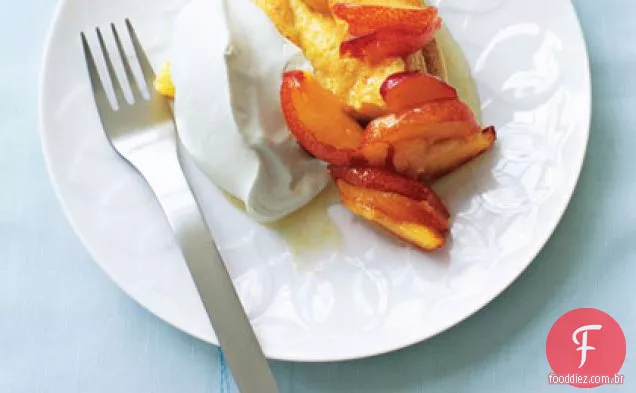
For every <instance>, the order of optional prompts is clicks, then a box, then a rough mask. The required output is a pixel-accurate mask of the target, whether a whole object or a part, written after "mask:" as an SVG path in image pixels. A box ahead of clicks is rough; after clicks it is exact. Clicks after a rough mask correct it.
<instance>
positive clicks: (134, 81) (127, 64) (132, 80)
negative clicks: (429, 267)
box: [110, 23, 143, 102]
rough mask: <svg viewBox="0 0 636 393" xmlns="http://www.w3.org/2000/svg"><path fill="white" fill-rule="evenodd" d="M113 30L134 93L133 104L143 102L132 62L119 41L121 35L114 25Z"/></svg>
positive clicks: (112, 25)
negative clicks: (131, 66)
mask: <svg viewBox="0 0 636 393" xmlns="http://www.w3.org/2000/svg"><path fill="white" fill-rule="evenodd" d="M110 27H111V30H112V31H113V36H114V37H115V43H116V44H117V50H118V51H119V57H120V58H121V62H122V64H123V65H124V71H125V72H126V78H127V79H128V84H129V85H130V90H132V93H133V102H137V101H141V100H143V97H142V95H141V90H139V85H138V84H137V79H136V78H135V75H134V74H133V71H132V68H130V62H129V61H128V57H127V55H126V51H125V50H124V46H123V45H122V44H121V39H119V34H118V33H117V27H115V24H114V23H111V24H110Z"/></svg>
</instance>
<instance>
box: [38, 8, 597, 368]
mask: <svg viewBox="0 0 636 393" xmlns="http://www.w3.org/2000/svg"><path fill="white" fill-rule="evenodd" d="M211 1H212V0H211ZM188 3H189V1H188V0H138V1H134V2H130V1H127V0H93V1H88V0H66V1H62V2H61V3H60V5H59V7H58V9H57V12H56V15H55V18H54V20H53V23H52V27H51V31H50V35H49V38H48V44H47V48H46V54H45V56H44V63H43V71H42V75H41V86H40V89H41V90H40V121H41V136H42V144H43V148H44V152H45V156H46V161H47V165H48V169H49V172H50V175H51V178H52V181H53V184H54V187H55V189H56V192H57V193H58V195H59V198H60V200H61V202H62V205H63V208H64V210H65V212H66V214H67V215H68V217H69V220H70V221H71V223H72V225H73V227H74V229H75V230H76V232H77V233H78V235H79V237H80V238H81V240H82V242H83V243H84V244H85V245H86V247H87V248H88V250H89V251H90V253H91V254H92V256H93V257H94V259H95V260H96V261H97V263H98V264H99V265H100V266H101V267H102V268H103V269H104V270H105V271H106V273H107V274H108V275H109V276H110V277H111V278H112V279H113V280H114V281H115V282H116V283H117V284H118V285H119V286H120V287H121V288H122V289H123V290H124V291H125V292H126V293H128V294H129V295H130V296H131V297H132V298H134V299H135V300H137V301H138V302H139V303H140V304H142V305H143V306H144V307H146V308H147V309H149V310H150V311H151V312H153V313H154V314H156V315H157V316H159V317H160V318H162V319H164V320H165V321H167V322H168V323H171V324H173V325H174V326H176V327H177V328H179V329H181V330H183V331H185V332H187V333H189V334H191V335H193V336H195V337H198V338H200V339H202V340H205V341H208V342H210V343H216V337H215V336H214V333H213V331H212V329H211V327H210V326H209V324H208V321H207V318H206V316H205V312H204V310H203V307H202V305H201V303H200V300H199V299H198V297H197V294H196V291H195V289H194V286H193V283H192V281H191V278H190V277H189V275H188V270H187V268H186V265H185V263H184V261H183V260H182V258H181V256H180V255H179V252H178V249H177V247H176V245H175V243H174V240H173V239H172V236H171V233H170V230H169V227H168V225H167V224H166V223H165V222H164V218H163V216H162V212H161V210H160V208H159V206H158V205H157V204H156V202H155V201H154V199H153V197H152V194H151V193H150V191H149V190H148V189H147V188H146V186H145V185H144V183H143V181H142V179H141V178H140V177H139V176H138V175H137V174H136V173H135V172H134V171H133V170H132V169H131V168H130V167H129V166H127V165H126V164H125V163H124V162H123V161H122V160H120V159H119V158H118V157H117V156H116V154H115V153H114V152H113V151H112V150H111V148H110V146H109V145H108V142H107V141H106V138H105V137H104V136H103V135H102V131H101V126H100V123H99V119H98V117H97V112H96V111H95V109H94V105H93V102H92V98H91V92H90V86H89V82H88V79H87V76H86V71H85V65H84V61H83V58H82V53H81V50H80V49H81V48H80V41H79V32H80V31H82V30H86V31H90V30H92V29H93V28H94V27H95V26H98V25H100V26H104V25H107V23H110V22H111V21H122V22H123V20H124V18H126V17H129V18H131V19H132V20H133V22H134V24H135V25H136V26H137V29H138V31H139V34H140V36H141V38H142V41H143V43H144V46H145V47H146V49H147V50H148V52H149V54H150V56H151V59H152V61H153V63H154V64H155V67H156V68H158V67H159V66H160V65H161V63H162V62H163V61H165V60H168V59H169V58H170V55H171V45H172V26H173V24H174V21H175V19H176V17H177V16H178V14H179V12H180V11H181V10H182V9H183V7H185V6H187V5H188ZM433 3H434V4H436V5H438V6H439V7H440V11H441V13H442V15H443V17H444V19H445V22H446V24H447V26H448V27H449V29H450V31H451V32H452V34H453V35H454V37H455V39H456V40H457V41H458V42H459V44H460V46H461V47H462V49H463V50H464V52H465V54H466V56H467V58H468V62H469V64H470V67H471V69H472V72H473V75H474V77H475V79H476V81H477V86H478V89H479V93H480V96H481V99H482V110H483V120H484V123H485V124H486V123H487V124H493V125H495V126H497V129H498V135H499V140H498V142H497V145H496V148H495V149H494V150H493V151H491V152H490V153H488V154H487V155H486V156H484V157H482V158H480V159H479V160H477V161H475V162H474V163H472V164H470V165H469V166H467V167H465V168H463V169H462V170H460V171H459V172H457V173H455V174H453V175H452V176H450V177H448V178H446V179H444V180H443V181H442V182H441V183H440V184H438V185H437V187H436V188H437V189H438V190H439V192H440V194H441V196H442V197H443V198H444V200H445V201H446V202H447V204H448V205H449V209H450V210H451V212H452V213H453V217H454V220H453V223H452V239H451V241H450V242H449V243H450V244H448V246H447V247H446V248H445V249H444V250H442V251H440V252H436V253H434V254H424V253H421V252H419V251H417V250H415V249H413V248H411V247H409V246H406V245H404V244H402V243H399V242H397V241H395V240H393V239H392V238H391V237H390V236H385V235H384V234H383V233H381V232H379V231H376V230H374V229H372V228H371V227H370V226H368V225H367V224H366V223H365V222H363V221H362V220H359V219H356V218H354V217H353V216H352V215H351V214H350V213H349V212H347V211H346V210H345V208H343V207H341V206H339V205H329V203H327V202H328V201H329V200H330V198H331V195H330V191H329V190H328V191H327V192H326V193H325V194H323V195H322V196H321V197H320V198H319V200H318V201H317V202H316V203H314V204H312V206H311V207H310V208H308V209H305V210H303V211H302V212H301V213H300V214H299V215H295V216H294V217H292V219H290V220H287V221H286V222H284V223H282V224H279V225H277V226H274V227H266V226H262V225H258V224H256V223H254V222H252V221H251V220H250V219H248V218H247V217H246V215H245V213H244V212H243V211H242V210H241V208H240V206H238V205H237V204H236V203H235V202H232V201H231V200H230V199H229V198H227V197H226V196H225V195H224V194H222V193H221V192H219V191H218V190H216V188H215V187H213V186H212V185H211V184H210V182H209V181H208V180H207V178H206V177H204V176H203V175H202V174H201V173H200V172H199V171H198V169H197V168H196V167H195V166H194V165H192V163H191V162H190V160H189V159H188V157H187V155H184V162H185V164H186V167H187V172H188V176H189V177H190V179H191V182H192V184H193V187H194V189H195V192H196V193H197V195H198V196H199V198H200V200H201V202H202V204H203V209H204V210H205V214H206V217H207V219H208V221H209V223H210V226H211V228H212V230H213V232H214V235H215V237H216V239H217V242H218V244H219V247H220V249H221V253H222V254H223V256H224V258H225V260H226V262H227V264H228V266H229V269H230V271H231V274H232V277H233V279H234V280H235V283H236V286H237V288H238V291H239V293H240V296H241V298H242V300H243V302H244V304H245V306H246V308H247V310H248V313H249V315H250V318H251V319H252V322H253V324H254V326H255V329H256V330H257V334H258V335H259V337H260V339H261V342H262V344H263V349H264V351H265V353H266V354H267V355H268V357H270V358H274V359H283V360H299V361H335V360H343V359H353V358H361V357H366V356H371V355H375V354H380V353H384V352H388V351H392V350H395V349H398V348H402V347H405V346H408V345H410V344H413V343H416V342H419V341H422V340H425V339H427V338H429V337H432V336H434V335H436V334H438V333H440V332H442V331H444V330H446V329H448V328H450V327H452V326H454V325H455V324H457V323H459V322H460V321H462V320H463V319H465V318H467V317H468V316H470V315H472V314H473V313H474V312H476V311H477V310H479V309H480V308H482V307H483V306H485V305H486V304H487V303H488V302H490V301H491V300H492V299H493V298H494V297H496V296H497V295H498V294H500V293H501V292H502V291H503V290H504V289H505V288H506V287H508V286H509V285H510V284H511V283H512V282H513V281H514V280H515V279H516V278H517V277H518V276H519V274H521V272H523V271H524V269H525V268H526V267H527V266H528V265H529V264H530V263H531V262H532V260H533V259H534V257H535V256H536V255H537V253H538V252H539V251H540V249H541V248H542V247H543V245H544V244H545V243H546V242H547V240H548V238H549V237H550V235H551V234H552V232H553V230H554V228H555V226H556V225H557V223H558V222H559V220H560V218H561V216H562V214H563V212H564V211H565V208H566V207H567V204H568V202H569V200H570V197H571V195H572V193H573V191H574V188H575V186H576V182H577V179H578V175H579V172H580V170H581V167H582V163H583V159H584V156H585V151H586V146H587V140H588V133H589V122H590V104H591V95H590V76H589V67H588V58H587V53H586V48H585V43H584V39H583V36H582V33H581V30H580V26H579V24H578V21H577V18H576V14H575V12H574V9H573V7H572V5H571V3H570V2H569V1H566V0H558V1H554V0H537V1H534V2H528V1H526V0H440V1H437V2H433ZM92 39H96V38H95V37H92ZM195 39H196V37H195ZM93 43H94V42H93ZM109 45H113V43H112V42H109Z"/></svg>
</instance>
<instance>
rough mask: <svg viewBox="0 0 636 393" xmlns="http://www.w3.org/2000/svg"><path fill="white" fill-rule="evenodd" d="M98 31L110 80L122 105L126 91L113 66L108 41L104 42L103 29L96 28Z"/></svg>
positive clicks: (116, 97)
mask: <svg viewBox="0 0 636 393" xmlns="http://www.w3.org/2000/svg"><path fill="white" fill-rule="evenodd" d="M95 30H96V31H97V39H98V40H99V46H100V48H101V50H102V56H103V57H104V62H105V63H106V68H107V69H108V76H110V81H111V83H112V84H113V89H114V90H115V99H116V101H117V105H120V106H121V105H122V104H123V103H124V102H126V97H125V96H124V91H123V90H122V88H121V83H119V78H118V77H117V74H116V73H115V68H114V67H113V62H112V61H111V60H110V54H109V53H108V50H107V49H106V43H105V42H104V37H103V36H102V32H101V30H100V29H99V27H98V28H96V29H95Z"/></svg>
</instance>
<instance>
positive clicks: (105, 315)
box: [0, 0, 636, 393]
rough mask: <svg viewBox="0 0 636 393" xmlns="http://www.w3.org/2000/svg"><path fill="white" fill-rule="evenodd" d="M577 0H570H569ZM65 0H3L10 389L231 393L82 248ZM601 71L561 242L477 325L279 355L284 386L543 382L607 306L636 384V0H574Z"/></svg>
mask: <svg viewBox="0 0 636 393" xmlns="http://www.w3.org/2000/svg"><path fill="white" fill-rule="evenodd" d="M555 1H565V0H555ZM54 3H55V0H24V1H21V2H18V1H10V0H3V1H0V9H2V11H0V59H1V61H0V93H1V95H0V104H1V105H0V180H1V185H0V393H23V392H24V393H26V392H29V393H30V392H59V393H74V392H77V393H99V392H104V393H115V392H117V393H128V392H130V393H146V392H157V393H159V392H161V393H164V392H188V393H190V392H192V393H198V392H229V391H231V390H230V387H229V379H228V378H227V370H226V369H225V368H224V365H223V362H222V361H221V360H220V355H219V352H218V350H217V349H216V348H215V347H213V346H211V345H207V344H204V343H201V342H199V341H197V340H195V339H193V338H190V337H188V336H186V335H185V334H183V333H181V332H179V331H177V330H175V329H173V328H172V327H170V326H168V325H167V324H165V323H163V322H161V321H159V320H158V319H157V318H155V317H154V316H152V315H151V314H150V313H148V312H147V311H145V310H144V309H142V308H141V307H140V306H138V305H137V304H136V303H135V302H134V301H132V300H131V299H129V298H128V297H126V296H125V295H124V294H123V293H122V292H121V291H120V290H119V289H118V288H117V287H115V285H114V284H113V283H112V282H110V281H109V279H108V278H107V277H106V276H105V275H104V274H103V273H102V271H101V270H100V269H99V268H98V267H97V265H96V264H94V263H93V262H92V261H91V258H90V257H89V255H88V254H87V252H86V250H85V249H84V248H83V246H82V244H81V243H80V242H79V240H78V239H77V237H76V236H75V234H74V233H73V231H72V230H71V228H70V226H69V224H68V223H67V222H66V219H65V217H64V216H63V214H62V212H61V210H60V207H59V205H58V202H57V200H56V198H55V196H54V194H53V190H52V188H51V185H50V182H49V180H48V177H47V174H46V170H45V167H44V162H43V158H42V154H41V150H40V144H39V140H38V134H37V127H38V124H37V104H36V103H37V79H38V69H39V66H40V57H41V52H42V50H43V44H44V42H43V40H44V35H45V31H46V28H47V26H48V23H49V19H50V17H51V13H52V10H53V7H54ZM575 5H576V8H577V10H578V12H579V15H580V18H581V20H582V24H583V27H584V30H585V33H586V36H587V40H588V46H589V49H590V56H591V62H592V71H593V87H594V115H593V126H592V135H591V140H590V148H589V154H588V157H587V161H586V164H585V168H584V171H583V175H582V178H581V181H580V184H579V187H578V189H577V192H576V195H575V197H574V199H573V201H572V204H571V206H570V208H569V210H568V212H567V214H566V216H565V218H564V220H563V222H562V223H561V225H560V226H559V228H558V230H557V231H556V233H555V235H554V236H553V238H552V240H551V241H550V243H549V244H548V246H547V247H546V248H545V250H544V251H543V252H542V253H541V256H540V257H539V258H538V259H537V260H536V261H535V263H534V264H533V265H532V266H531V267H530V269H529V270H528V271H527V272H526V273H525V274H524V275H523V277H521V279H520V280H519V281H518V282H516V283H515V285H513V286H512V288H511V289H509V290H508V291H507V292H506V293H504V294H503V295H502V296H501V297H499V298H498V299H497V300H496V301H494V302H493V303H492V304H491V305H489V306H488V307H487V308H486V309H485V310H483V311H482V312H480V313H478V314H477V315H476V316H474V317H473V318H470V319H469V320H468V321H467V322H465V323H463V324H461V325H460V326H458V327H456V328H454V329H452V330H451V331H449V332H447V333H445V334H443V335H441V336H439V337H437V338H434V339H432V340H430V341H428V342H426V343H423V344H420V345H417V346H415V347H412V348H409V349H407V350H404V351H401V352H398V353H394V354H390V355H387V356H383V357H379V358H374V359H369V360H363V361H356V362H350V363H339V364H291V363H281V362H275V363H273V367H274V371H275V374H276V377H277V379H278V381H279V384H280V387H281V390H282V392H284V393H289V392H294V393H296V392H300V393H305V392H347V393H363V392H364V393H387V392H390V393H398V392H409V393H415V392H471V393H480V392H488V393H492V392H519V393H521V392H540V391H548V392H549V391H556V389H558V388H556V387H554V386H549V385H548V373H549V372H550V368H549V365H548V363H547V361H546V356H545V340H546V335H547V332H548V330H549V329H550V327H551V325H552V324H553V322H554V321H555V320H556V319H557V318H558V317H559V316H561V315H562V314H563V313H565V312H566V311H569V310H571V309H574V308H579V307H596V308H600V309H602V310H604V311H606V312H608V313H609V314H611V315H612V316H613V317H614V318H616V319H617V320H618V321H619V322H620V323H621V324H622V327H623V330H624V331H625V334H626V336H627V342H628V354H627V361H626V363H625V365H624V367H623V372H624V374H625V382H626V386H622V387H608V388H601V389H600V391H605V390H608V391H610V389H616V390H617V391H625V392H634V391H636V387H635V386H636V360H634V358H633V356H632V355H633V354H634V347H633V345H632V343H633V341H632V340H636V296H635V292H634V287H635V285H634V280H635V279H636V197H634V195H636V181H635V175H634V168H635V167H634V161H633V159H634V156H635V154H636V77H634V72H636V44H635V43H634V41H632V39H633V38H634V37H635V36H636V23H635V22H634V21H635V20H636V19H635V18H636V3H635V2H633V1H628V0H604V1H592V0H578V1H575Z"/></svg>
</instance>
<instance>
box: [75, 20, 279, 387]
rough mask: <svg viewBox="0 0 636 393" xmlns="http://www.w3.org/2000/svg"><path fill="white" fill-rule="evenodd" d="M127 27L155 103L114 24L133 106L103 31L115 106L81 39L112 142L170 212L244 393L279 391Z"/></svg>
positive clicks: (164, 105)
mask: <svg viewBox="0 0 636 393" xmlns="http://www.w3.org/2000/svg"><path fill="white" fill-rule="evenodd" d="M126 26H127V30H128V34H129V35H130V38H131V40H132V44H133V48H134V50H135V54H136V57H137V60H138V62H139V66H140V68H141V70H142V73H143V76H144V80H145V84H146V87H147V88H148V91H149V98H145V97H144V96H143V94H142V91H141V89H140V88H139V85H138V83H137V81H136V80H135V76H134V74H133V71H132V68H131V66H130V63H129V61H128V57H127V55H126V52H125V50H124V47H123V45H122V42H121V39H120V37H119V34H118V32H117V29H116V27H115V25H114V24H111V30H112V34H113V37H114V39H115V44H116V46H117V51H118V53H119V57H120V59H121V62H122V65H123V68H124V72H125V74H126V79H127V81H128V85H129V88H130V90H131V91H132V95H133V102H132V103H130V104H129V103H128V102H127V101H126V98H125V96H124V90H123V88H122V84H121V83H120V81H119V78H118V77H117V75H116V72H115V69H114V67H113V63H112V61H111V58H110V55H109V53H108V50H107V48H106V44H105V43H104V37H103V36H102V32H101V31H100V29H99V28H97V37H98V40H99V44H100V48H101V53H102V56H103V58H104V62H105V64H106V69H107V71H108V75H109V79H110V81H111V86H109V88H112V90H113V91H114V95H115V98H116V105H115V106H112V105H111V104H110V102H109V100H108V98H107V93H106V89H105V87H104V83H103V82H102V80H101V78H100V76H99V72H98V69H97V66H96V63H95V59H94V57H93V54H92V53H91V49H90V46H89V44H88V41H87V40H86V36H85V34H84V33H81V38H82V45H83V48H84V55H85V57H86V64H87V67H88V74H89V76H90V80H91V86H92V89H93V95H94V97H95V103H96V105H97V111H98V112H99V117H100V119H101V122H102V125H103V128H104V131H105V133H106V136H107V138H108V140H109V141H110V143H111V144H112V146H113V148H114V149H115V150H116V151H117V152H118V153H119V155H121V156H122V157H123V158H124V159H125V160H126V161H128V162H129V163H130V164H131V165H132V166H133V167H135V168H136V169H137V170H138V171H139V172H140V173H141V175H142V176H143V177H144V179H145V180H146V182H147V183H148V185H149V186H150V188H151V189H152V190H153V192H154V193H155V195H156V197H157V200H158V201H159V204H160V205H161V207H162V208H163V210H164V212H165V215H166V217H167V219H168V222H169V223H170V226H171V227H172V230H173V231H174V234H175V236H176V239H177V242H178V244H179V246H180V248H181V251H182V254H183V256H184V257H185V260H186V263H187V265H188V268H189V269H190V274H191V275H192V278H193V280H194V283H195V285H196V287H197V290H198V292H199V295H200V297H201V299H202V301H203V305H204V306H205V310H206V312H207V314H208V317H209V319H210V322H211V324H212V327H213V328H214V331H215V332H216V335H217V337H218V338H219V343H220V345H221V348H222V349H223V352H224V355H225V358H226V359H227V362H228V365H229V366H230V370H231V371H232V375H233V376H234V379H235V381H236V383H237V385H238V387H239V389H240V391H241V392H243V393H276V392H278V389H277V388H276V382H275V380H274V377H273V376H272V373H271V370H270V369H269V366H268V364H267V360H266V359H265V356H264V355H263V352H262V350H261V347H260V345H259V343H258V340H257V338H256V335H255V334H254V331H253V329H252V326H251V325H250V322H249V319H248V318H247V315H246V314H245V310H244V309H243V307H242V305H241V302H240V300H239V297H238V295H237V294H236V290H235V288H234V285H233V284H232V280H231V278H230V275H229V274H228V271H227V269H226V267H225V264H224V263H223V260H222V259H221V256H220V255H219V252H218V250H217V248H216V245H215V244H214V240H213V238H212V236H211V234H210V231H209V228H208V227H207V225H206V223H205V221H204V219H203V216H202V214H201V211H200V209H199V206H198V204H197V202H196V199H195V197H194V194H193V193H192V191H191V190H190V187H189V185H188V183H187V180H186V178H185V176H184V174H183V171H182V168H181V165H180V162H179V158H178V153H177V142H178V137H177V132H176V127H175V122H174V117H173V114H172V111H171V109H170V106H169V103H168V101H167V100H166V99H165V98H164V97H163V96H161V95H160V94H159V93H157V92H155V91H154V89H152V85H153V81H154V78H155V74H154V72H153V69H152V66H151V65H150V62H149V61H148V57H147V56H146V54H145V52H144V50H143V48H142V46H141V44H140V42H139V38H138V37H137V34H136V33H135V30H134V28H133V26H132V24H131V23H130V21H129V20H126Z"/></svg>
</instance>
